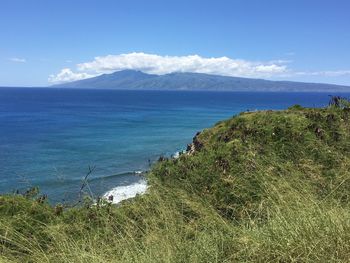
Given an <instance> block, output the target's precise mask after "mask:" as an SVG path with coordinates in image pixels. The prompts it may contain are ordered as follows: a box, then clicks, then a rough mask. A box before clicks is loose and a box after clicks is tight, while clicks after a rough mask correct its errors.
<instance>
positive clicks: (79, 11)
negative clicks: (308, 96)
mask: <svg viewBox="0 0 350 263" xmlns="http://www.w3.org/2000/svg"><path fill="white" fill-rule="evenodd" d="M349 10H350V1H348V0H337V1H336V0H329V1H328V0H322V1H321V0H318V1H316V0H307V1H306V0H284V1H282V0H265V1H261V0H255V1H254V0H231V1H229V0H227V1H224V0H215V1H205V0H201V1H197V0H192V1H191V0H186V1H183V0H177V1H166V0H163V1H161V0H147V1H141V0H140V1H136V0H125V1H123V0H120V1H112V0H99V1H97V0H85V1H81V0H74V1H73V0H70V1H65V0H60V1H53V0H52V1H47V0H22V1H19V0H1V1H0V86H46V85H50V84H51V83H55V81H56V82H59V81H65V80H74V79H80V78H85V77H89V76H95V75H98V74H102V73H108V72H112V71H114V70H121V69H124V68H132V69H141V70H144V69H145V70H144V71H146V72H147V71H148V72H151V73H159V74H165V73H168V72H171V71H193V72H205V73H215V74H221V75H232V76H233V75H239V76H244V77H262V78H268V79H278V80H280V79H288V80H298V81H310V82H311V81H312V82H329V83H337V84H346V85H350V51H349V49H350V29H349V28H350V15H349ZM108 55H109V56H108ZM193 55H196V56H193ZM96 57H99V59H97V60H96V59H95V58H96ZM223 57H224V58H223ZM210 58H211V59H210ZM49 80H50V81H49Z"/></svg>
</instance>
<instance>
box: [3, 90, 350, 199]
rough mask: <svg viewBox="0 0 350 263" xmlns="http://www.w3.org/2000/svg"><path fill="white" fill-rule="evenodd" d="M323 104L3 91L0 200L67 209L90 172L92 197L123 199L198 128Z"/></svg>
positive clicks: (308, 98) (285, 96) (254, 96)
mask: <svg viewBox="0 0 350 263" xmlns="http://www.w3.org/2000/svg"><path fill="white" fill-rule="evenodd" d="M333 95H334V94H333ZM341 95H342V96H348V97H349V96H350V94H341ZM328 100H329V96H328V93H327V94H326V93H258V92H250V93H247V92H245V93H244V92H189V91H183V92H180V91H173V92H172V91H116V90H93V89H90V90H81V89H79V90H78V89H75V90H74V89H55V88H0V193H9V192H13V191H16V190H20V191H24V190H25V189H27V188H29V187H32V186H39V188H40V190H41V192H42V193H43V194H47V195H48V197H49V200H50V202H53V203H56V202H72V201H74V200H75V199H76V198H77V197H78V194H79V191H80V187H81V184H82V180H83V178H84V177H85V175H86V173H87V172H88V171H89V167H90V168H91V167H95V169H94V170H93V172H92V173H91V174H90V175H89V177H88V178H89V185H90V187H91V191H92V192H93V194H94V195H95V196H101V195H104V194H106V192H108V191H111V190H112V192H113V191H114V193H115V194H116V195H120V197H118V198H120V199H124V198H126V197H127V196H128V194H129V195H132V194H133V193H136V192H139V191H143V190H144V189H145V187H146V184H145V181H144V179H142V178H141V177H140V175H139V172H140V171H146V170H147V169H149V165H150V164H151V163H153V162H154V161H155V160H157V158H158V157H159V156H161V155H166V156H171V155H173V154H175V153H176V152H178V151H181V150H183V149H185V148H186V145H187V144H188V143H190V142H191V140H192V137H193V136H194V134H195V133H196V132H197V131H200V130H202V129H203V128H206V127H210V126H212V125H214V124H215V123H216V122H218V121H220V120H222V119H227V118H230V117H232V116H234V115H236V114H237V113H239V112H241V111H246V110H251V111H253V110H262V109H285V108H287V107H289V106H291V105H294V104H300V105H302V106H310V107H321V106H325V105H327V104H328ZM125 193H127V194H126V195H125ZM123 196H124V197H123Z"/></svg>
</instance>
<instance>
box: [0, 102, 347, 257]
mask: <svg viewBox="0 0 350 263" xmlns="http://www.w3.org/2000/svg"><path fill="white" fill-rule="evenodd" d="M148 183H149V185H150V187H149V189H148V191H147V193H146V194H144V195H142V196H138V197H136V198H135V199H133V200H127V201H125V202H123V203H122V204H121V205H120V206H114V205H111V204H108V203H106V202H103V201H101V202H99V203H97V204H96V205H92V204H90V203H89V202H86V203H85V204H84V205H83V206H81V207H77V208H70V209H62V207H60V206H56V207H51V206H49V205H48V204H47V203H45V202H42V200H41V199H37V198H36V197H31V196H30V195H28V196H22V195H4V196H0V260H2V261H4V262H237V261H238V262H267V261H269V262H270V261H272V262H329V261H332V262H346V261H348V260H349V258H350V108H349V104H348V103H347V102H346V101H344V100H341V99H335V100H334V99H333V101H332V103H331V105H330V106H329V107H327V108H324V109H313V108H302V107H300V106H294V107H291V108H289V109H288V110H284V111H260V112H246V113H241V114H240V115H238V116H236V117H234V118H232V119H229V120H226V121H221V122H219V123H217V124H216V125H215V126H214V127H212V128H210V129H206V130H204V131H202V132H201V133H200V134H198V135H197V136H196V137H195V138H194V141H193V144H192V145H190V146H189V152H188V153H187V154H182V155H181V156H180V157H179V158H177V159H164V158H163V159H162V160H161V161H159V162H158V163H157V164H155V165H154V167H153V168H152V169H151V171H150V172H149V174H148Z"/></svg>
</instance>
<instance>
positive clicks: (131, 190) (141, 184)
mask: <svg viewBox="0 0 350 263" xmlns="http://www.w3.org/2000/svg"><path fill="white" fill-rule="evenodd" d="M146 190H147V182H146V180H145V179H144V178H142V179H140V180H139V181H138V182H136V183H133V184H130V185H123V186H117V187H114V188H112V189H111V190H109V191H107V192H106V193H105V194H104V195H103V198H105V199H106V200H108V201H109V202H111V203H113V204H118V203H120V202H121V201H123V200H126V199H129V198H133V197H135V196H136V195H138V194H143V193H145V192H146Z"/></svg>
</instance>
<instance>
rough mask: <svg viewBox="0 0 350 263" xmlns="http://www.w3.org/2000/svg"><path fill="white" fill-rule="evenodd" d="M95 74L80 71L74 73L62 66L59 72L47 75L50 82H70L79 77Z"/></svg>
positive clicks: (85, 77) (84, 77) (83, 77)
mask: <svg viewBox="0 0 350 263" xmlns="http://www.w3.org/2000/svg"><path fill="white" fill-rule="evenodd" d="M95 76H96V75H92V74H88V73H85V72H81V73H74V72H73V71H72V70H71V69H69V68H64V69H62V70H61V72H60V73H58V74H57V75H50V76H49V82H51V83H61V82H62V83H63V82H70V81H75V80H81V79H87V78H91V77H95Z"/></svg>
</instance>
